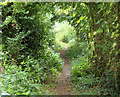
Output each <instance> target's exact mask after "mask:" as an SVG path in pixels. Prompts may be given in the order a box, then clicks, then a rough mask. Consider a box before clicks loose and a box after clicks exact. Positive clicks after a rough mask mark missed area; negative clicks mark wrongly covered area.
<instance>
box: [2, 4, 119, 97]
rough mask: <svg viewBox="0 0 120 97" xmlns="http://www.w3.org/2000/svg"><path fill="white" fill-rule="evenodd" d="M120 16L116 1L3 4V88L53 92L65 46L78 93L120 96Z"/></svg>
mask: <svg viewBox="0 0 120 97" xmlns="http://www.w3.org/2000/svg"><path fill="white" fill-rule="evenodd" d="M43 6H44V7H43ZM119 17H120V3H115V2H110V3H104V2H103V3H101V2H88V3H81V2H73V3H72V4H71V3H59V2H47V3H46V2H8V3H3V4H2V21H3V23H2V43H3V46H2V53H1V56H2V60H0V61H1V62H2V64H1V65H0V66H2V67H4V72H3V73H2V74H1V75H0V79H2V82H0V87H2V88H0V91H6V92H8V93H9V94H12V95H14V94H17V95H22V94H23V95H28V94H30V95H40V94H50V92H49V91H47V90H48V88H49V87H50V86H51V85H52V82H54V81H55V77H56V76H57V75H59V72H60V71H61V70H62V65H63V61H62V59H61V58H60V54H59V53H58V52H59V51H60V50H61V49H63V50H67V51H66V58H71V59H72V60H71V84H72V92H73V94H80V95H112V96H118V95H120V56H119V55H120V49H119V48H120V41H119V39H120V29H119V24H120V21H119V19H120V18H119ZM49 84H50V85H49Z"/></svg>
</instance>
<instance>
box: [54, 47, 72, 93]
mask: <svg viewBox="0 0 120 97" xmlns="http://www.w3.org/2000/svg"><path fill="white" fill-rule="evenodd" d="M66 48H67V47H65V49H64V50H60V56H61V57H62V58H63V59H64V65H63V71H62V72H61V74H60V75H59V76H58V78H57V79H56V80H57V85H56V87H55V92H56V95H71V85H70V73H71V68H70V63H69V61H70V59H67V57H66V56H65V52H66V50H67V49H66Z"/></svg>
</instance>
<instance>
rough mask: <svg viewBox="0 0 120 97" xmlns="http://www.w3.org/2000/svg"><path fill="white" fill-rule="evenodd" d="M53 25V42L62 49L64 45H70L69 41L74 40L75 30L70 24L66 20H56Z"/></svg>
mask: <svg viewBox="0 0 120 97" xmlns="http://www.w3.org/2000/svg"><path fill="white" fill-rule="evenodd" d="M53 27H54V29H53V33H55V42H56V44H57V45H58V46H59V45H60V47H61V48H63V49H64V45H67V46H68V47H69V46H71V44H70V43H71V41H72V42H75V41H74V40H75V38H76V33H75V30H74V28H73V27H72V26H71V25H69V23H68V22H66V21H64V22H61V23H57V22H56V24H55V25H54V26H53Z"/></svg>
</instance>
